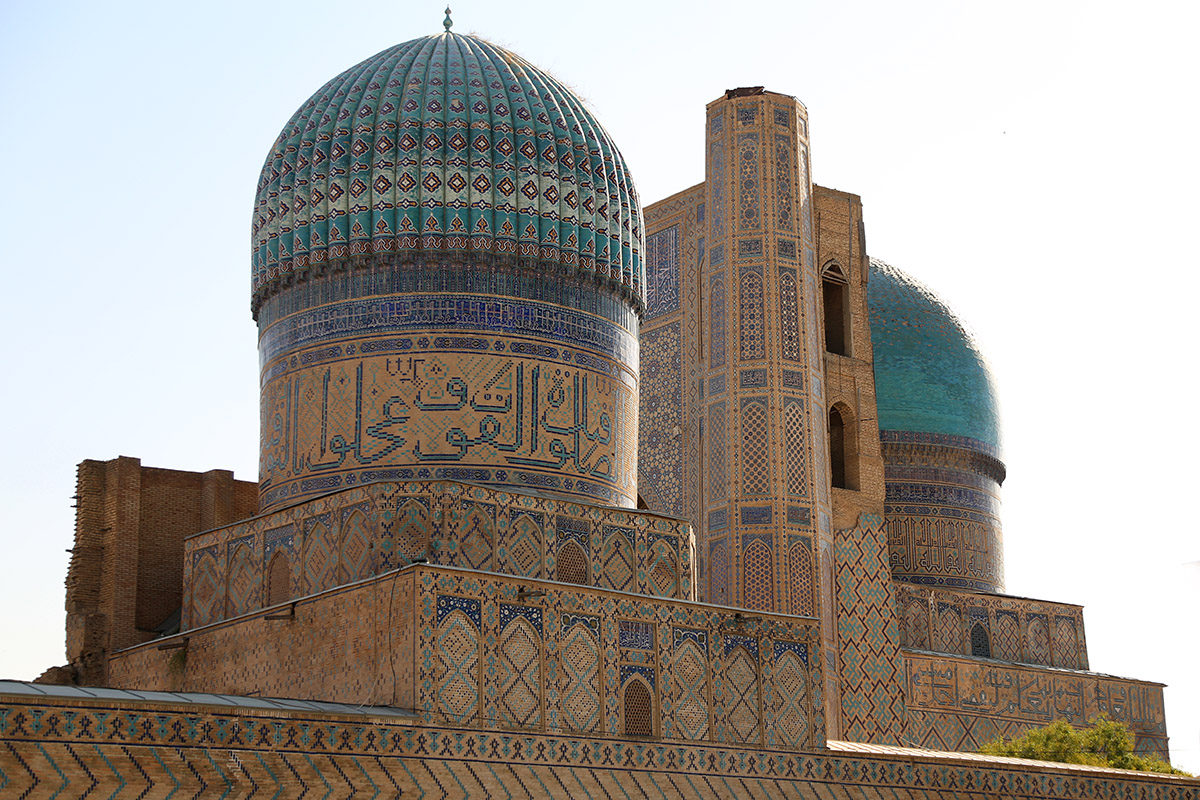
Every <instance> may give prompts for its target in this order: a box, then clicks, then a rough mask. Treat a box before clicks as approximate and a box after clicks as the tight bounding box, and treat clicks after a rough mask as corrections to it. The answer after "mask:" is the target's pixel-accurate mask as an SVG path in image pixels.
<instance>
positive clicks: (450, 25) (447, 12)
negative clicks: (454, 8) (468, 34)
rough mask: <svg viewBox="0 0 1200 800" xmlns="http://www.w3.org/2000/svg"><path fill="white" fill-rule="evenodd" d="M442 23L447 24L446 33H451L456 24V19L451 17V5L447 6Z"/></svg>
mask: <svg viewBox="0 0 1200 800" xmlns="http://www.w3.org/2000/svg"><path fill="white" fill-rule="evenodd" d="M442 25H444V26H446V33H449V32H450V28H451V27H452V26H453V25H454V20H452V19H450V6H446V18H445V19H444V20H442Z"/></svg>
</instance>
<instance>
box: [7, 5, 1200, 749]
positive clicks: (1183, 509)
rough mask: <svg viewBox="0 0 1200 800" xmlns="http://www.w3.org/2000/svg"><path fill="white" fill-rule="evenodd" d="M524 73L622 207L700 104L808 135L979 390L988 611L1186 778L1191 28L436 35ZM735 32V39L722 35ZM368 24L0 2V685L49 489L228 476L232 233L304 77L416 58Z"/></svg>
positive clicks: (52, 558) (677, 181)
mask: <svg viewBox="0 0 1200 800" xmlns="http://www.w3.org/2000/svg"><path fill="white" fill-rule="evenodd" d="M454 7H455V12H454V18H455V20H456V23H455V30H456V31H459V32H476V33H479V34H481V35H483V36H485V37H487V38H489V39H491V40H493V41H495V42H497V43H498V44H501V45H504V46H506V47H509V48H510V49H513V50H515V51H516V52H518V53H520V54H521V55H523V56H524V57H526V58H527V59H529V60H530V61H532V62H533V63H535V64H537V65H539V66H540V67H542V68H544V69H546V70H548V71H550V72H552V73H554V74H555V75H556V76H557V77H558V78H560V79H561V80H562V81H564V82H565V83H567V84H568V85H570V86H571V87H573V88H574V89H575V90H576V91H577V92H578V93H579V94H580V95H581V96H582V97H583V98H585V100H587V101H588V102H589V103H590V105H591V106H592V108H593V110H594V111H595V113H596V115H597V116H598V118H599V119H600V120H601V121H602V122H603V123H604V124H605V125H606V127H608V129H609V131H610V132H611V133H612V135H613V138H614V139H615V141H616V142H617V144H618V146H619V147H620V148H621V149H622V151H623V153H624V155H625V157H626V160H627V162H628V163H629V165H630V168H631V170H632V172H633V176H634V179H635V181H636V182H637V185H638V187H639V191H640V193H641V197H642V200H643V201H644V202H652V201H654V200H656V199H659V198H661V197H663V196H665V195H667V194H670V193H672V192H675V191H678V190H679V189H682V188H685V187H687V186H690V185H692V184H694V183H697V182H699V181H700V180H702V179H703V149H702V136H703V127H702V126H703V118H704V106H705V104H706V103H707V102H709V101H710V100H712V99H714V98H716V97H717V96H719V95H720V94H721V93H722V92H723V91H724V90H725V89H727V88H732V87H735V86H743V85H760V84H761V85H765V86H766V87H767V88H768V89H771V90H774V91H779V92H784V93H788V94H794V95H796V96H797V97H799V98H800V99H801V100H802V101H803V102H804V103H805V104H806V105H807V106H808V110H809V114H810V120H811V128H812V142H813V144H812V150H813V177H814V179H815V180H816V181H817V182H819V183H821V184H823V185H826V186H832V187H835V188H838V189H843V190H846V191H851V192H855V193H858V194H860V195H862V197H863V201H864V204H865V213H866V224H867V242H868V249H869V251H870V252H871V254H872V255H874V256H877V257H879V258H882V259H884V260H886V261H888V262H890V263H892V264H895V265H896V266H898V267H900V268H902V269H904V270H906V271H908V272H909V273H910V274H912V275H913V276H915V277H917V278H918V279H920V280H921V281H923V282H925V283H926V284H928V285H929V286H931V287H932V288H933V289H935V290H936V291H938V292H939V293H940V294H941V295H942V297H943V298H945V299H946V300H947V301H948V302H949V303H950V304H951V305H952V306H954V307H955V308H956V309H957V310H958V311H959V313H960V314H961V315H962V316H963V317H964V318H965V319H966V320H967V321H968V323H969V324H970V325H971V326H972V327H973V328H974V330H975V332H976V333H977V335H978V338H979V340H980V343H981V344H982V346H983V348H984V350H985V352H986V353H988V355H989V357H990V358H991V360H992V363H993V366H994V368H995V370H996V374H997V377H998V380H999V388H1000V394H1001V399H1002V402H1003V411H1004V423H1005V448H1004V449H1005V461H1006V462H1007V464H1008V474H1009V479H1008V481H1007V482H1006V483H1005V486H1004V490H1003V501H1004V512H1003V513H1004V516H1003V523H1004V531H1005V537H1006V550H1007V559H1006V563H1007V589H1008V591H1009V592H1010V593H1012V594H1018V595H1026V596H1032V597H1041V598H1046V599H1052V600H1061V601H1066V602H1075V603H1081V604H1083V605H1085V607H1086V611H1085V619H1086V622H1087V633H1088V647H1089V653H1090V656H1091V663H1092V666H1093V668H1094V669H1096V670H1097V671H1102V672H1107V673H1113V674H1118V675H1128V676H1133V677H1139V678H1145V679H1151V680H1160V681H1164V682H1166V683H1169V684H1171V688H1169V689H1168V691H1167V719H1168V726H1169V732H1170V733H1171V734H1172V736H1171V746H1172V752H1173V754H1174V757H1175V761H1176V763H1178V764H1181V765H1183V766H1185V767H1189V768H1191V769H1192V770H1193V771H1200V679H1198V678H1197V677H1196V676H1197V670H1196V667H1195V664H1196V663H1197V660H1198V659H1200V644H1198V643H1197V642H1198V637H1197V636H1196V634H1195V629H1196V626H1197V623H1196V621H1195V616H1196V610H1195V609H1196V608H1197V607H1200V585H1198V584H1200V569H1197V568H1194V567H1193V568H1185V566H1184V565H1185V564H1188V563H1192V562H1200V537H1198V536H1197V524H1196V522H1195V517H1194V516H1193V514H1192V513H1191V500H1190V498H1191V497H1192V494H1191V492H1192V491H1194V490H1195V488H1194V487H1196V485H1197V484H1198V482H1200V468H1198V467H1197V464H1196V456H1195V454H1196V452H1197V450H1198V449H1200V447H1198V446H1200V434H1198V433H1197V427H1196V423H1195V418H1194V415H1195V414H1196V410H1197V403H1196V401H1195V395H1194V389H1195V388H1196V386H1195V384H1196V379H1195V378H1194V377H1193V372H1194V366H1195V362H1196V357H1195V353H1194V347H1195V341H1196V336H1195V333H1194V325H1195V319H1196V313H1195V311H1194V306H1195V304H1196V297H1197V289H1198V288H1200V286H1198V283H1200V278H1197V274H1198V273H1197V269H1196V268H1197V266H1198V264H1197V260H1198V259H1197V241H1196V240H1197V223H1196V221H1197V219H1200V201H1198V200H1197V194H1196V188H1195V187H1196V186H1197V184H1198V183H1200V156H1198V155H1197V152H1198V151H1197V147H1196V145H1195V140H1196V131H1197V129H1198V125H1197V123H1198V122H1200V111H1197V104H1196V102H1195V100H1196V85H1197V78H1198V77H1200V56H1198V55H1197V53H1198V49H1197V48H1196V46H1195V44H1194V41H1193V38H1194V34H1195V31H1196V30H1200V6H1197V5H1196V4H1191V3H1184V2H1178V3H1162V2H1143V3H1139V4H1138V5H1137V6H1131V5H1129V4H1127V3H1124V4H1117V3H1105V2H1089V3H1083V2H1079V3H1056V2H1027V1H1024V0H1022V1H1019V2H1004V3H999V2H980V3H951V2H946V3H931V2H912V3H892V2H879V3H814V2H789V3H775V2H760V3H744V4H728V3H715V2H690V3H648V2H645V1H644V0H642V2H626V1H625V0H614V1H613V2H607V3H604V4H600V5H596V4H568V3H563V4H553V5H551V4H547V3H544V2H540V3H533V2H509V3H497V2H494V0H492V2H479V1H478V0H473V1H472V2H455V3H454ZM738 12H742V13H738ZM441 19H442V5H441V4H440V3H431V4H426V5H419V4H414V3H411V2H409V3H401V2H388V3H383V2H369V1H364V2H355V3H336V4H334V3H316V2H292V3H280V2H271V3H265V2H263V3H256V2H244V1H243V2H237V3H234V2H208V3H202V4H190V5H182V4H162V3H149V2H145V3H132V2H120V0H115V1H114V2H110V3H103V4H97V3H81V2H62V3H57V4H32V3H17V2H9V3H6V4H3V5H0V108H3V109H4V124H3V125H2V126H0V152H3V153H5V154H6V156H7V159H6V162H7V163H6V169H5V180H4V183H3V186H2V187H0V231H2V232H3V233H4V237H5V239H6V241H7V246H6V248H5V250H4V258H3V261H2V262H0V263H3V269H4V275H5V278H6V281H7V296H8V297H9V298H10V300H9V302H8V303H7V304H6V309H5V312H6V313H5V314H4V315H3V316H2V318H0V325H2V326H3V329H2V333H3V337H4V339H3V340H4V341H8V342H9V348H8V352H7V353H6V355H5V358H4V365H5V369H4V372H5V380H4V385H5V386H7V387H8V388H7V389H6V390H5V391H4V392H3V393H2V394H0V397H2V399H0V411H2V412H3V415H4V419H5V420H6V424H5V427H4V431H3V433H4V439H5V443H6V447H5V448H4V453H5V456H6V457H5V458H4V459H3V465H2V466H0V469H2V470H3V472H2V480H0V491H2V492H3V506H4V508H5V509H6V511H7V515H6V523H5V526H4V528H3V534H2V536H3V543H4V551H5V557H4V558H3V560H2V563H0V607H4V608H7V609H19V612H18V613H9V614H6V615H4V616H3V618H2V620H3V621H0V677H14V678H32V677H34V676H35V675H36V674H37V673H39V672H40V671H41V670H42V669H43V668H44V667H46V666H50V665H52V664H60V663H63V661H64V656H63V644H62V642H63V586H62V580H63V577H64V576H65V574H66V564H67V556H66V553H65V552H64V550H65V548H67V547H70V546H71V541H72V526H73V516H72V513H73V512H72V509H71V508H70V504H71V500H70V499H69V498H70V496H71V495H72V494H74V468H75V464H76V463H77V462H79V461H80V460H82V459H84V458H96V459H108V458H112V457H115V456H117V455H132V456H138V457H140V458H141V459H142V460H143V463H144V464H147V465H151V466H162V467H172V468H178V469H193V470H205V469H211V468H226V469H233V470H235V472H236V473H237V476H238V477H239V478H242V479H247V480H253V479H255V477H256V471H257V464H256V452H257V436H258V431H257V428H258V411H257V394H258V391H257V366H256V351H255V328H254V325H253V322H252V321H251V319H250V314H249V232H250V211H251V204H252V199H253V196H254V187H255V182H256V180H257V176H258V171H259V168H260V166H261V164H262V160H263V158H264V156H265V155H266V152H267V149H268V147H269V146H270V145H271V143H272V141H273V140H274V138H275V136H276V134H277V133H278V131H279V129H280V128H281V127H282V126H283V124H284V122H286V120H287V119H288V117H289V116H290V115H291V113H292V112H293V111H294V110H295V108H296V107H297V106H298V105H300V103H301V102H303V101H304V100H305V99H306V98H307V97H308V95H309V94H311V93H312V92H313V91H315V90H316V89H317V88H318V87H319V86H320V85H321V84H322V83H324V82H325V81H326V80H327V79H328V78H330V77H331V76H333V75H334V74H336V73H337V72H340V71H341V70H343V69H345V68H346V67H348V66H350V65H352V64H354V63H356V62H358V61H360V60H362V59H364V58H366V57H367V56H370V55H372V54H373V53H375V52H377V51H379V50H382V49H383V48H385V47H388V46H390V45H392V44H395V43H397V42H400V41H405V40H407V39H411V38H415V37H417V36H422V35H426V34H430V33H436V32H438V31H440V30H441Z"/></svg>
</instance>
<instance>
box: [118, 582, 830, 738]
mask: <svg viewBox="0 0 1200 800" xmlns="http://www.w3.org/2000/svg"><path fill="white" fill-rule="evenodd" d="M818 625H819V623H818V622H817V620H815V619H813V618H810V617H793V616H785V615H779V614H767V613H754V612H743V611H739V610H737V609H731V608H723V607H717V606H706V605H701V604H698V603H692V602H685V601H679V600H670V599H665V598H654V597H645V596H641V595H635V594H629V593H624V592H614V591H611V590H603V589H596V588H590V587H581V586H573V585H570V584H562V583H557V582H551V581H538V580H531V579H527V578H518V577H515V576H509V575H501V574H497V573H483V572H477V571H473V570H463V569H458V568H454V567H436V566H431V565H412V566H409V567H406V568H403V569H401V570H397V571H393V572H390V573H388V574H385V575H380V576H376V577H373V578H370V579H368V580H365V581H361V582H359V583H356V584H352V585H348V586H342V587H337V588H334V589H331V590H328V591H326V592H322V593H320V594H317V595H314V596H311V597H307V598H303V599H300V600H296V601H289V602H287V603H285V604H283V605H279V606H274V607H272V608H269V609H264V610H259V611H255V612H251V613H250V614H247V615H244V616H242V617H239V618H237V619H231V620H225V621H222V622H217V623H213V624H211V625H208V626H204V627H202V628H196V629H193V630H191V631H186V632H184V633H182V634H179V635H177V636H173V637H167V638H164V639H161V640H158V641H156V642H150V643H146V644H143V645H138V646H137V647H133V648H130V649H128V650H124V651H122V652H120V653H117V654H116V655H115V656H114V657H113V658H112V659H111V661H110V674H111V676H112V683H111V685H112V686H114V687H118V688H122V689H133V690H157V691H161V690H176V691H190V692H219V693H231V694H241V695H256V696H262V697H287V698H297V699H302V700H321V701H333V702H342V703H357V704H368V705H387V706H392V707H398V708H402V709H407V710H411V711H413V712H414V713H416V714H417V717H418V719H420V720H421V721H422V722H424V723H428V724H435V725H437V724H446V725H453V726H463V727H466V728H488V729H523V730H532V731H577V732H580V733H586V734H597V735H608V736H627V737H637V738H645V739H661V740H677V741H697V742H699V741H706V742H714V743H717V742H722V743H734V744H754V745H760V746H769V747H775V748H785V749H792V750H803V749H812V748H815V747H819V746H821V745H822V744H823V743H824V730H825V728H824V716H823V710H822V709H823V704H822V698H821V693H820V687H821V681H820V676H821V673H820V669H821V663H822V662H821V657H820V652H819V635H818Z"/></svg>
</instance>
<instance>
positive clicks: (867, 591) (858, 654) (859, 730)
mask: <svg viewBox="0 0 1200 800" xmlns="http://www.w3.org/2000/svg"><path fill="white" fill-rule="evenodd" d="M834 557H835V560H836V564H837V566H836V578H835V581H836V583H835V591H836V593H837V597H836V601H835V602H836V605H837V630H838V671H839V675H840V678H841V692H842V697H841V713H842V727H841V736H842V737H843V738H845V739H848V740H850V741H855V742H872V743H875V744H900V743H901V742H902V741H903V736H904V724H905V720H906V714H905V709H904V687H903V684H902V680H903V668H904V667H903V661H902V659H901V657H900V631H899V625H898V623H897V620H896V613H895V599H894V595H893V593H892V581H891V576H890V572H889V569H888V553H887V534H886V533H885V531H884V529H883V519H882V518H881V517H878V516H876V515H873V514H863V515H861V516H860V517H859V520H858V524H857V525H856V526H855V527H854V528H852V529H849V530H844V531H838V532H837V534H836V538H835V540H834Z"/></svg>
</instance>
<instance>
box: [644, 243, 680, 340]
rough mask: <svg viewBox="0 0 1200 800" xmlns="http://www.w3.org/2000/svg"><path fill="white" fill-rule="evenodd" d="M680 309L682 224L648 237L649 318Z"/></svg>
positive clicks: (647, 287)
mask: <svg viewBox="0 0 1200 800" xmlns="http://www.w3.org/2000/svg"><path fill="white" fill-rule="evenodd" d="M678 308H679V226H678V225H673V226H671V227H670V228H665V229H663V230H661V231H658V232H656V233H653V234H650V235H649V236H647V237H646V317H647V319H652V318H654V317H657V316H659V315H660V314H666V313H669V312H671V311H675V310H676V309H678Z"/></svg>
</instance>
